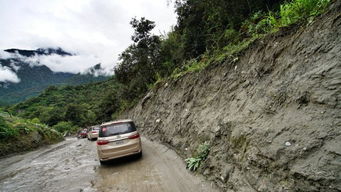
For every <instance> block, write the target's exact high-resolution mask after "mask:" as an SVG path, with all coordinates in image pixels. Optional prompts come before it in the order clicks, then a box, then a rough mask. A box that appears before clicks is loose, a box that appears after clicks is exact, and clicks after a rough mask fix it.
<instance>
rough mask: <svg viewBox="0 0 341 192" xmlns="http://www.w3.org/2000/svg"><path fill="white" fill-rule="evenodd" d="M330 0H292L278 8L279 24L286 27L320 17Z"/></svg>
mask: <svg viewBox="0 0 341 192" xmlns="http://www.w3.org/2000/svg"><path fill="white" fill-rule="evenodd" d="M329 3H330V0H294V1H292V2H290V3H285V4H283V5H281V7H280V23H281V25H282V26H287V25H290V24H292V23H295V22H297V21H300V20H307V19H311V18H312V17H315V16H317V15H320V14H321V13H322V12H323V11H324V10H325V9H326V7H327V5H329Z"/></svg>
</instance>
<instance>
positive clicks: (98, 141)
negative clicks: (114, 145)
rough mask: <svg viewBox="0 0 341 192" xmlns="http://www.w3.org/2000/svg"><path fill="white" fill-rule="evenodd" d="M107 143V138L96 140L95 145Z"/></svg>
mask: <svg viewBox="0 0 341 192" xmlns="http://www.w3.org/2000/svg"><path fill="white" fill-rule="evenodd" d="M108 143H109V141H107V140H97V145H106V144H108Z"/></svg>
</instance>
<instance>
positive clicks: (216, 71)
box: [124, 1, 341, 192]
mask: <svg viewBox="0 0 341 192" xmlns="http://www.w3.org/2000/svg"><path fill="white" fill-rule="evenodd" d="M339 10H341V6H340V1H338V3H334V4H333V6H332V8H331V9H330V11H328V12H327V13H326V14H325V15H323V16H321V17H319V18H317V19H316V20H315V22H313V23H311V24H309V25H308V26H304V27H290V28H288V29H282V30H281V31H280V32H278V33H276V34H272V35H269V36H268V37H266V38H265V39H262V40H258V41H257V42H255V43H254V44H253V45H251V46H250V47H249V48H248V49H247V50H246V51H244V52H243V53H241V54H240V55H238V56H237V57H238V60H237V59H231V60H226V61H225V62H223V63H217V64H215V65H211V66H209V67H208V68H206V69H205V70H203V71H201V72H200V73H193V74H187V75H185V76H183V77H182V78H179V79H177V80H171V81H168V82H167V83H164V84H162V85H160V86H159V87H158V88H156V89H154V90H153V91H152V92H150V93H148V95H147V96H146V97H145V98H144V99H143V100H142V101H141V102H140V103H139V104H137V105H136V106H135V107H134V108H133V109H131V110H129V111H127V113H126V114H125V115H124V117H129V118H133V119H135V120H136V121H137V124H138V125H140V127H141V131H142V132H143V133H144V134H145V135H147V136H148V137H149V138H151V139H155V140H159V141H161V142H164V143H167V144H169V145H170V146H172V147H173V148H174V149H175V150H176V151H177V152H178V153H179V154H180V155H181V156H182V157H184V158H186V157H189V156H191V154H192V152H193V151H195V149H196V148H197V146H198V145H199V144H201V143H203V142H205V141H208V142H209V143H210V146H211V147H210V154H209V156H208V158H207V159H206V160H205V162H204V163H203V164H202V166H201V167H200V169H199V170H198V171H199V172H200V173H201V174H203V175H204V176H205V177H207V179H209V180H212V181H214V182H215V183H216V184H217V185H218V186H220V187H221V188H222V189H223V190H225V191H248V192H249V191H339V190H341V110H340V109H341V13H340V11H339ZM232 60H233V61H234V62H233V61H232Z"/></svg>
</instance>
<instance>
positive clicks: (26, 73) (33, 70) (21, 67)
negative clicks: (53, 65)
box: [0, 48, 108, 105]
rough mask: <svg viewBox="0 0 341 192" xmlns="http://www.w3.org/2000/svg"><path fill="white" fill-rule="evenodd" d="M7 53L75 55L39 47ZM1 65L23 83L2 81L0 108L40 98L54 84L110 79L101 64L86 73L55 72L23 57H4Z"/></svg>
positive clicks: (24, 55)
mask: <svg viewBox="0 0 341 192" xmlns="http://www.w3.org/2000/svg"><path fill="white" fill-rule="evenodd" d="M4 51H5V52H8V53H11V54H19V55H20V56H23V57H24V58H29V57H33V56H36V55H44V56H46V55H53V54H57V55H60V56H63V57H64V56H72V55H73V54H71V53H69V52H66V51H64V50H63V49H61V48H57V49H54V48H38V49H36V50H23V49H14V48H13V49H6V50H4ZM0 66H1V67H2V68H5V69H7V70H10V71H11V72H13V73H15V74H16V75H17V77H18V79H20V81H19V82H10V81H4V82H0V105H8V104H15V103H18V102H21V101H24V100H26V99H28V98H31V97H33V96H37V95H39V93H41V92H42V91H43V90H44V89H46V88H47V87H49V86H51V85H80V84H85V83H92V82H97V81H102V80H105V79H107V78H108V76H107V75H106V73H105V72H104V71H103V69H102V68H101V65H100V64H96V65H94V66H93V67H90V68H89V69H88V70H87V71H86V72H85V73H76V74H74V73H68V72H54V71H52V70H51V69H50V68H49V67H48V66H46V65H44V64H43V63H39V65H32V64H31V63H28V62H26V61H25V60H22V59H21V58H20V57H11V58H6V59H3V58H0Z"/></svg>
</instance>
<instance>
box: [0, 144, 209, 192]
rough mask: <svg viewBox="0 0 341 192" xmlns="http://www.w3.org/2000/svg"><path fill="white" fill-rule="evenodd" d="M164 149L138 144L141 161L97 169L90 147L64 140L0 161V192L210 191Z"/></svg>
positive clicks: (93, 146) (93, 148) (126, 160)
mask: <svg viewBox="0 0 341 192" xmlns="http://www.w3.org/2000/svg"><path fill="white" fill-rule="evenodd" d="M184 167H185V165H184V163H183V161H182V160H181V159H180V158H179V157H178V156H177V155H176V154H175V152H174V151H172V150H169V149H168V148H167V147H165V146H163V145H160V144H157V143H155V142H151V141H149V140H147V139H143V157H142V158H141V159H136V158H123V159H119V160H115V161H111V162H109V163H108V164H107V165H105V166H100V164H99V162H98V160H97V154H96V144H95V142H90V141H87V140H86V139H80V140H78V139H76V138H68V139H66V141H64V142H61V143H59V144H56V145H51V146H48V147H46V148H41V149H39V150H36V151H33V152H29V153H25V154H20V155H15V156H12V157H7V158H3V159H0V191H1V192H2V191H6V192H7V191H19V192H20V191H25V192H26V191H32V192H33V191H34V192H36V191H58V192H59V191H77V192H78V191H84V192H86V191H104V192H106V191H124V192H125V191H141V192H144V191H145V192H147V191H148V192H154V191H155V192H156V191H157V192H159V191H160V192H161V191H164V192H167V191H195V192H197V191H205V192H206V191H216V190H215V189H214V188H213V187H212V185H211V184H209V183H207V182H205V181H203V180H202V178H198V177H195V176H193V175H192V174H190V173H189V172H188V171H187V170H186V169H185V168H184Z"/></svg>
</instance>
